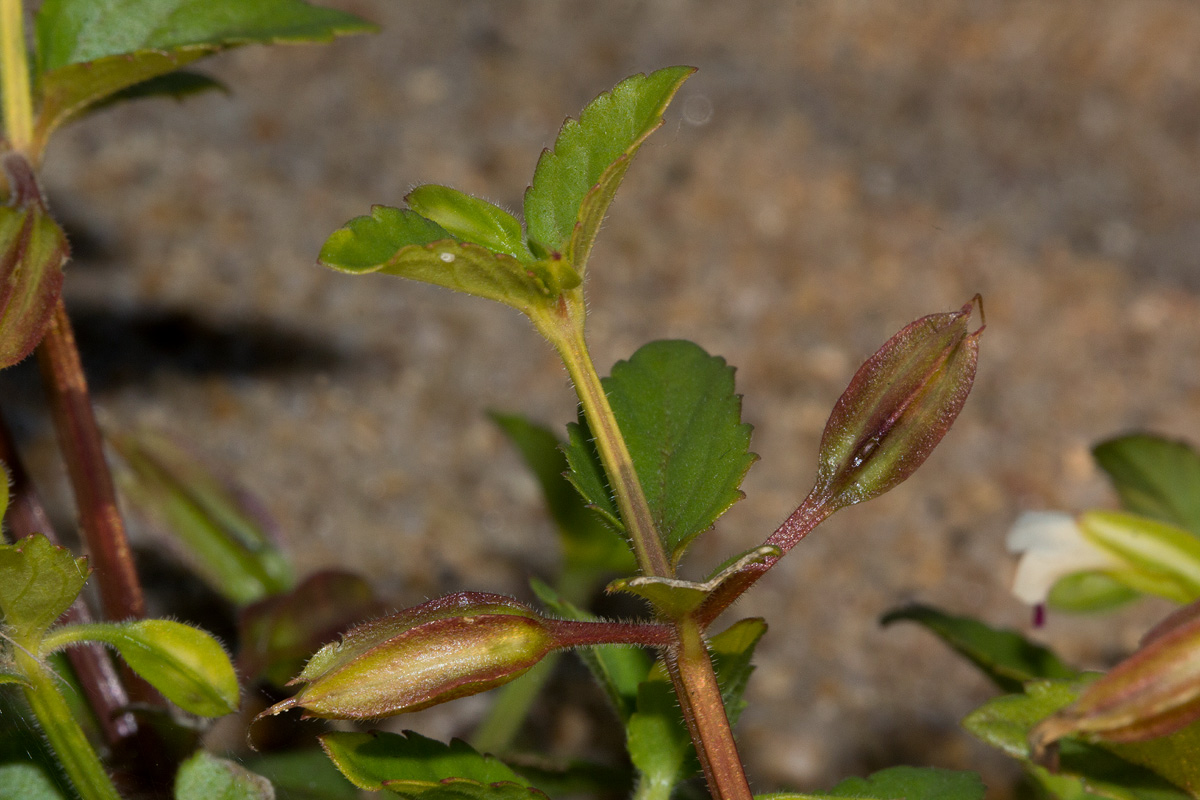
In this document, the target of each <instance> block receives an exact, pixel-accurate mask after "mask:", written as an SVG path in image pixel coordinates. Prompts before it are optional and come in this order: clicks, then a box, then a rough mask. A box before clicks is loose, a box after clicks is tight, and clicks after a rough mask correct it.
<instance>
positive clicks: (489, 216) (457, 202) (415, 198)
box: [404, 184, 537, 263]
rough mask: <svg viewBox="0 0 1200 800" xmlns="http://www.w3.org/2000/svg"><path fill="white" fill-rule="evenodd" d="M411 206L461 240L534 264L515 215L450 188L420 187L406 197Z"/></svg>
mask: <svg viewBox="0 0 1200 800" xmlns="http://www.w3.org/2000/svg"><path fill="white" fill-rule="evenodd" d="M404 201H405V202H406V203H408V207H409V208H410V209H412V210H413V211H415V212H416V213H418V214H420V215H421V216H422V217H425V218H426V219H429V220H433V221H434V222H436V223H437V224H438V225H440V226H442V227H443V228H444V229H446V230H447V231H449V232H450V233H451V234H453V235H454V236H455V237H456V238H457V239H459V240H461V241H464V242H471V243H472V244H477V245H480V246H482V247H486V248H487V249H488V250H491V251H493V252H496V253H503V254H505V255H508V256H512V257H513V258H515V259H517V260H518V261H521V262H525V263H528V262H532V261H536V260H537V259H535V258H534V256H533V253H531V252H529V247H528V246H527V245H526V244H525V233H524V231H522V230H521V223H520V222H519V221H518V220H517V218H516V217H514V216H513V215H512V214H509V213H508V212H507V211H505V210H504V209H502V208H500V207H499V206H495V205H492V204H491V203H489V202H487V201H486V200H481V199H479V198H478V197H472V196H471V195H469V194H464V193H462V192H460V191H458V190H457V189H451V188H450V187H448V186H438V185H436V184H428V185H425V186H418V187H417V188H416V189H413V190H412V191H411V192H409V193H408V195H407V196H405V198H404Z"/></svg>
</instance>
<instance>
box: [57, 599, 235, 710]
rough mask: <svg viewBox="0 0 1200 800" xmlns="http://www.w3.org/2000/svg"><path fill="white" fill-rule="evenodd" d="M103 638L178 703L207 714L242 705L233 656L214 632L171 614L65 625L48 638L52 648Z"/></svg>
mask: <svg viewBox="0 0 1200 800" xmlns="http://www.w3.org/2000/svg"><path fill="white" fill-rule="evenodd" d="M80 642H103V643H104V644H106V645H108V646H110V647H112V648H114V649H115V650H116V651H117V652H118V653H120V654H121V657H122V658H124V659H125V662H126V663H127V664H129V666H130V668H131V669H132V670H133V671H134V672H136V673H137V674H138V675H141V676H142V677H143V678H145V679H146V680H147V681H148V682H149V683H150V684H151V685H152V686H153V687H154V688H155V689H158V691H160V692H162V694H163V696H164V697H166V698H167V699H168V700H170V701H171V702H172V703H174V704H175V705H177V706H179V707H180V708H182V709H183V710H185V711H188V712H190V713H192V714H198V715H199V716H202V717H221V716H224V715H225V714H231V713H233V712H234V711H237V708H238V695H239V689H238V680H237V673H235V672H234V670H233V665H232V664H231V663H230V662H229V656H228V655H226V654H225V650H224V649H223V648H222V647H221V645H220V644H219V643H218V642H217V640H216V639H214V638H213V637H212V636H211V635H209V634H208V633H205V632H204V631H202V630H200V629H198V628H193V627H191V626H190V625H184V624H183V623H181V622H174V621H172V620H166V619H143V620H136V621H132V622H94V623H88V624H72V625H62V626H60V627H58V628H56V629H55V630H54V631H53V632H52V633H51V634H50V635H48V636H47V637H46V639H45V646H46V648H47V649H48V650H57V649H60V648H62V647H66V646H69V645H72V644H78V643H80Z"/></svg>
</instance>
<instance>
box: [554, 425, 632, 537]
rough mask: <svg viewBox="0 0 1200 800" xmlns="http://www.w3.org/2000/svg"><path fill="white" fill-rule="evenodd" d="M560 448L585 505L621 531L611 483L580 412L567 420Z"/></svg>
mask: <svg viewBox="0 0 1200 800" xmlns="http://www.w3.org/2000/svg"><path fill="white" fill-rule="evenodd" d="M562 450H563V455H564V456H566V458H567V466H568V467H569V468H570V469H569V471H568V472H567V480H568V481H569V482H570V484H571V485H572V486H574V487H575V489H576V491H578V492H579V494H580V496H581V497H583V500H584V502H585V503H586V504H587V507H588V508H589V509H590V510H592V511H594V512H595V513H597V514H599V515H600V519H602V520H604V522H605V523H607V524H608V525H609V526H610V527H612V529H613V530H615V531H618V532H624V530H625V526H624V525H622V524H621V518H620V516H619V513H618V511H617V504H616V501H615V500H614V499H613V493H612V487H610V486H609V485H608V477H607V476H606V475H605V474H604V466H603V465H602V464H601V463H600V454H599V453H598V452H597V451H596V441H595V439H594V438H593V437H592V432H591V430H590V429H589V428H588V424H587V420H585V419H584V417H583V413H582V412H580V414H579V421H578V422H569V423H567V441H566V444H564V445H563V447H562Z"/></svg>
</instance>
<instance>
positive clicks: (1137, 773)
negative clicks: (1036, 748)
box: [963, 679, 1189, 800]
mask: <svg viewBox="0 0 1200 800" xmlns="http://www.w3.org/2000/svg"><path fill="white" fill-rule="evenodd" d="M1089 680H1090V679H1085V680H1083V681H1063V680H1036V681H1030V682H1029V683H1028V684H1026V685H1025V694H1020V695H1006V696H1004V697H999V698H996V699H995V700H992V701H991V702H989V703H987V704H985V705H983V706H981V707H980V708H977V709H975V710H974V711H972V712H971V713H970V714H968V715H967V717H966V719H964V720H963V727H964V728H966V729H967V731H968V732H970V733H971V734H973V735H974V736H976V737H977V738H979V739H981V740H982V741H984V742H986V743H987V744H989V745H991V746H993V747H996V748H999V749H1000V750H1002V751H1003V752H1005V753H1007V754H1008V755H1009V756H1011V757H1013V758H1016V759H1017V760H1019V761H1021V762H1022V763H1023V764H1024V765H1025V767H1026V769H1027V770H1028V771H1029V773H1030V775H1032V776H1033V777H1034V778H1035V779H1036V780H1037V781H1038V782H1039V783H1041V784H1042V785H1043V786H1047V787H1051V788H1053V789H1055V790H1057V792H1058V794H1057V795H1056V796H1064V797H1067V796H1069V797H1074V796H1085V795H1083V792H1085V790H1086V791H1091V792H1093V793H1095V794H1098V795H1101V796H1104V797H1110V798H1119V799H1120V800H1184V798H1187V797H1188V796H1189V795H1188V794H1187V793H1186V792H1184V791H1182V790H1181V789H1179V788H1178V787H1177V786H1176V785H1175V784H1173V783H1171V782H1170V781H1169V780H1168V779H1167V778H1166V777H1164V775H1163V774H1159V773H1157V772H1154V771H1151V770H1149V769H1147V768H1145V767H1141V766H1138V765H1136V764H1134V763H1131V762H1130V760H1126V759H1125V758H1124V757H1122V756H1123V754H1122V748H1127V747H1129V745H1114V744H1108V745H1105V746H1104V750H1101V749H1100V748H1099V747H1096V746H1094V745H1090V744H1086V743H1084V742H1081V741H1077V740H1075V739H1064V740H1062V741H1061V742H1060V743H1059V752H1058V774H1057V775H1055V774H1052V773H1051V772H1050V771H1049V770H1047V769H1046V768H1045V767H1043V766H1041V765H1039V764H1037V763H1036V762H1034V761H1033V760H1032V758H1031V755H1030V747H1029V741H1028V740H1029V734H1030V732H1031V731H1032V729H1033V728H1034V726H1035V725H1037V724H1038V722H1040V721H1041V720H1043V719H1045V718H1047V717H1049V716H1050V715H1052V714H1054V713H1055V712H1056V711H1058V710H1059V709H1061V708H1063V707H1064V706H1067V705H1068V704H1070V703H1071V702H1072V701H1074V700H1075V699H1076V698H1077V697H1078V696H1079V693H1080V691H1081V690H1082V689H1083V688H1084V687H1085V686H1086V685H1087V683H1088V682H1089ZM1176 735H1178V734H1176ZM1105 751H1108V752H1105ZM1067 792H1070V794H1067Z"/></svg>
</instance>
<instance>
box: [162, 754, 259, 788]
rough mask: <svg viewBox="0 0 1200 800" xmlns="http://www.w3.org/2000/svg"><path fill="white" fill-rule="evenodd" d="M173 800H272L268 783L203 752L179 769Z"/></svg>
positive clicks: (232, 764) (238, 766)
mask: <svg viewBox="0 0 1200 800" xmlns="http://www.w3.org/2000/svg"><path fill="white" fill-rule="evenodd" d="M175 800H275V790H274V789H273V788H272V787H271V782H270V781H268V780H267V779H266V778H264V777H262V776H261V775H255V774H254V773H253V772H251V771H250V770H248V769H246V768H245V767H243V766H242V765H241V764H238V763H236V762H233V761H229V760H228V759H224V758H217V757H216V756H214V755H210V754H209V753H206V752H205V751H203V750H197V751H196V754H195V755H193V756H192V757H191V758H189V759H188V760H187V761H185V762H183V764H181V765H180V766H179V772H178V773H176V775H175Z"/></svg>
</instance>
